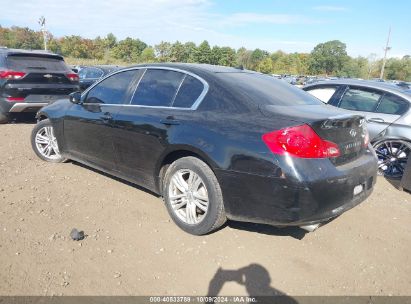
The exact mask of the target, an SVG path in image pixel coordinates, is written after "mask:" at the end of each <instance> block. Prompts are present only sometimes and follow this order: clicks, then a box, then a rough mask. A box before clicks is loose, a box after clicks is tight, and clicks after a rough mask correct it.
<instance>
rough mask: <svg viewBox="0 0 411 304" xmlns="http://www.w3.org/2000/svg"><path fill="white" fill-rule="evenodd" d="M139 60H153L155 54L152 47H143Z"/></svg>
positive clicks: (154, 59)
mask: <svg viewBox="0 0 411 304" xmlns="http://www.w3.org/2000/svg"><path fill="white" fill-rule="evenodd" d="M140 61H141V62H155V61H156V56H155V53H154V49H153V48H152V47H147V48H145V49H144V50H143V51H142V52H141V55H140Z"/></svg>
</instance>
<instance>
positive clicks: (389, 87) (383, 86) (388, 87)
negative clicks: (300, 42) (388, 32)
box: [303, 79, 411, 100]
mask: <svg viewBox="0 0 411 304" xmlns="http://www.w3.org/2000/svg"><path fill="white" fill-rule="evenodd" d="M333 84H334V85H351V86H360V87H365V88H370V89H377V90H383V91H386V92H390V93H394V94H397V95H402V96H404V97H406V98H407V99H408V100H411V94H410V89H408V88H406V87H402V86H398V85H396V84H393V83H387V82H378V81H371V80H357V79H338V80H328V81H317V82H314V83H310V84H307V85H306V86H304V87H303V89H305V88H309V87H314V86H321V85H333Z"/></svg>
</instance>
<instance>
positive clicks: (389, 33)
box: [380, 26, 391, 79]
mask: <svg viewBox="0 0 411 304" xmlns="http://www.w3.org/2000/svg"><path fill="white" fill-rule="evenodd" d="M390 36H391V26H390V29H389V30H388V37H387V44H386V45H385V48H384V59H383V61H382V67H381V73H380V79H383V77H384V69H385V63H386V62H387V52H388V51H389V50H391V47H389V46H388V44H389V43H390Z"/></svg>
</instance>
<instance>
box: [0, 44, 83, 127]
mask: <svg viewBox="0 0 411 304" xmlns="http://www.w3.org/2000/svg"><path fill="white" fill-rule="evenodd" d="M77 90H79V77H78V75H77V74H75V73H73V71H72V70H70V68H69V67H68V66H67V65H66V63H65V62H64V59H63V57H62V56H60V55H56V54H51V53H47V52H44V51H26V50H17V49H8V48H1V47H0V123H6V122H8V121H9V119H10V118H11V116H12V114H13V113H22V112H37V111H38V110H39V109H40V108H42V107H43V106H45V105H47V104H49V103H52V102H54V101H55V100H57V99H60V98H64V97H67V96H68V95H69V94H70V93H72V92H74V91H77Z"/></svg>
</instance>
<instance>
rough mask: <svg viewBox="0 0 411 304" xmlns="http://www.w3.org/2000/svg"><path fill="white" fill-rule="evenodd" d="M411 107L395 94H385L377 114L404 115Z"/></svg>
mask: <svg viewBox="0 0 411 304" xmlns="http://www.w3.org/2000/svg"><path fill="white" fill-rule="evenodd" d="M408 107H409V103H408V102H407V101H405V100H404V99H402V98H401V97H398V96H395V95H393V94H389V93H387V94H385V95H384V96H383V98H382V99H381V102H380V104H379V105H378V107H377V111H376V112H377V113H384V114H393V115H402V114H404V113H405V112H406V111H407V110H408Z"/></svg>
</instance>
